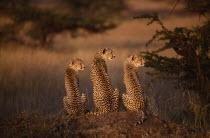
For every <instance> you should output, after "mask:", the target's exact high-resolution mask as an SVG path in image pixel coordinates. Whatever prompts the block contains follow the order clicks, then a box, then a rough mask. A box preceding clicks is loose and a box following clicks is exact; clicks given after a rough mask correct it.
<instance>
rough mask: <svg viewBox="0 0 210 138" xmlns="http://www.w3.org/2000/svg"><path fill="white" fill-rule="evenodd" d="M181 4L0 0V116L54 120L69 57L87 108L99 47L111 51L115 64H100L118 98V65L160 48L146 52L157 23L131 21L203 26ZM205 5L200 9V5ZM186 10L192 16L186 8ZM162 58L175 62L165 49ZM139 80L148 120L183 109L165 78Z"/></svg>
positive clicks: (180, 95) (155, 0) (181, 96)
mask: <svg viewBox="0 0 210 138" xmlns="http://www.w3.org/2000/svg"><path fill="white" fill-rule="evenodd" d="M187 4H189V3H186V1H179V0H178V1H176V0H115V1H113V0H106V1H104V0H10V1H8V0H1V1H0V115H1V116H7V115H14V114H17V113H20V112H23V111H27V112H32V111H39V112H41V113H43V114H55V113H60V112H62V111H63V103H62V99H63V96H64V95H65V94H66V92H65V88H64V69H65V67H66V66H67V65H68V62H69V61H70V59H72V58H80V59H82V60H84V63H85V65H86V69H85V70H84V71H81V72H79V77H80V92H83V93H86V94H87V95H88V101H89V105H88V108H89V110H92V109H93V101H92V84H91V82H90V79H89V72H90V64H91V61H92V60H93V56H94V54H95V53H96V52H97V51H98V49H100V48H105V47H109V48H111V49H113V51H114V53H115V55H116V58H115V59H114V60H113V61H107V66H108V72H109V75H110V77H111V81H112V84H113V87H114V88H119V90H120V94H122V93H125V85H124V83H123V62H124V61H125V59H126V57H127V56H128V55H130V54H134V53H135V54H139V53H140V52H142V51H152V50H155V49H158V48H160V46H161V45H162V42H154V43H153V44H152V45H151V46H148V47H146V46H145V44H146V42H147V41H148V40H149V39H151V38H152V36H153V34H154V33H155V31H156V30H158V29H161V28H160V26H159V25H156V24H154V25H150V26H147V22H148V21H146V20H135V19H133V16H137V15H140V14H147V13H158V14H159V16H160V19H161V20H162V22H163V23H164V25H165V26H166V27H167V28H168V29H174V28H175V27H181V26H185V27H189V28H190V27H193V26H196V25H201V24H202V23H203V22H204V21H206V17H205V16H201V14H204V13H205V10H208V7H207V8H206V9H202V10H200V9H199V10H200V11H199V13H198V12H191V9H189V7H188V6H189V5H187ZM207 6H208V5H207ZM193 11H196V9H194V10H193ZM161 55H164V56H169V57H173V56H177V55H176V53H175V52H174V51H172V50H167V51H164V52H161ZM148 71H150V72H152V71H153V70H152V69H150V68H146V67H141V68H139V76H140V81H141V84H142V87H143V90H144V92H145V93H146V94H147V96H148V98H149V108H150V110H152V112H154V113H155V114H157V115H159V116H162V117H164V118H167V119H170V120H173V119H174V118H176V119H177V118H178V116H179V113H180V112H179V110H180V109H183V108H185V107H184V105H185V103H186V97H185V95H184V93H183V92H182V91H181V90H180V89H176V88H175V85H174V83H173V80H171V81H168V80H162V79H158V78H155V77H152V76H149V75H147V74H146V72H148ZM120 110H125V109H124V107H123V105H122V101H121V107H120Z"/></svg>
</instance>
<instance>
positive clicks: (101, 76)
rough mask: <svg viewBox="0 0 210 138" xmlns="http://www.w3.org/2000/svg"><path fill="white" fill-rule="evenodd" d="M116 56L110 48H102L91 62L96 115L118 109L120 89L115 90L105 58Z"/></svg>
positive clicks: (109, 58)
mask: <svg viewBox="0 0 210 138" xmlns="http://www.w3.org/2000/svg"><path fill="white" fill-rule="evenodd" d="M114 58H115V56H114V54H113V51H112V50H111V49H109V48H105V49H100V50H99V51H98V52H97V53H96V55H95V57H94V59H93V62H92V64H91V71H90V79H91V82H92V84H93V101H94V105H95V109H96V111H97V112H95V114H96V115H98V114H105V113H110V112H113V111H117V110H118V105H119V91H118V89H115V90H113V88H112V85H111V80H110V78H109V75H108V72H107V66H106V62H105V60H107V59H108V60H112V59H114Z"/></svg>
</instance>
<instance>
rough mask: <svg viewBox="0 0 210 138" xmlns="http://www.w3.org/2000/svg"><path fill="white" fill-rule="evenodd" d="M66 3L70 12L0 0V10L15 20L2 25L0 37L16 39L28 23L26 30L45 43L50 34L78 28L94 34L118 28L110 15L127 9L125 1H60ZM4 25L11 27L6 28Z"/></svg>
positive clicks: (25, 0) (27, 0)
mask: <svg viewBox="0 0 210 138" xmlns="http://www.w3.org/2000/svg"><path fill="white" fill-rule="evenodd" d="M61 1H62V2H63V3H66V5H68V6H67V9H68V10H69V12H67V13H59V12H54V11H53V10H52V9H48V8H47V9H40V8H38V7H36V6H34V5H33V4H32V3H33V2H34V0H10V1H7V0H1V1H0V13H1V14H3V15H4V16H8V17H9V18H11V19H12V20H13V23H10V24H7V25H6V26H3V27H0V36H1V39H2V38H5V37H6V38H9V40H11V39H12V40H16V39H17V38H16V37H15V34H16V33H15V31H17V30H18V29H19V28H20V26H21V25H23V24H24V23H26V22H32V23H33V27H32V28H31V30H30V31H29V32H28V33H27V34H28V35H29V36H30V37H31V38H33V39H36V40H39V41H40V42H41V43H42V44H43V45H45V44H46V42H47V37H48V35H50V34H53V33H59V32H62V31H63V30H69V31H70V32H71V33H72V35H74V36H77V35H76V32H77V30H78V29H79V28H82V29H84V30H87V31H88V32H91V33H101V32H104V31H106V30H108V29H112V28H114V27H116V23H115V22H114V21H112V20H111V18H112V17H113V16H114V15H116V14H120V11H121V10H122V9H123V8H125V3H124V0H116V1H112V0H106V1H103V0H61ZM5 27H7V28H10V29H5Z"/></svg>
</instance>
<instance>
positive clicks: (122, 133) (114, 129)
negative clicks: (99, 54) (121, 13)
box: [54, 112, 199, 138]
mask: <svg viewBox="0 0 210 138" xmlns="http://www.w3.org/2000/svg"><path fill="white" fill-rule="evenodd" d="M140 118H141V115H140V114H138V113H132V112H118V113H110V114H107V115H100V116H90V115H84V116H80V117H76V118H72V119H70V120H68V121H67V122H66V124H63V127H60V128H59V127H57V130H55V131H54V132H56V131H57V132H56V133H60V134H63V135H66V134H67V133H68V132H69V131H71V132H73V133H71V136H79V137H120V138H121V137H122V138H124V137H163V136H164V137H192V136H198V135H199V134H198V133H195V131H192V130H189V129H187V128H185V127H183V126H181V125H177V124H173V123H169V122H166V121H163V120H161V119H160V118H158V117H156V116H153V115H148V116H147V118H146V119H145V121H144V122H143V123H142V124H139V123H138V122H139V121H140ZM66 132H67V133H66Z"/></svg>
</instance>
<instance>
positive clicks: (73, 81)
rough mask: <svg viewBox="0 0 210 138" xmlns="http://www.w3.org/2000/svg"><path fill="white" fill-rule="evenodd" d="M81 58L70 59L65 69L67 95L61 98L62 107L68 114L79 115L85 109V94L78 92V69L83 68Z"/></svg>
mask: <svg viewBox="0 0 210 138" xmlns="http://www.w3.org/2000/svg"><path fill="white" fill-rule="evenodd" d="M84 68H85V66H84V63H83V61H82V60H80V59H76V60H73V61H70V63H69V65H68V66H67V68H66V70H65V78H64V81H65V88H66V94H67V96H64V98H63V104H64V109H65V110H66V111H67V113H68V114H70V115H80V114H83V113H85V110H86V95H85V94H84V93H83V94H82V95H80V93H79V75H78V71H79V70H84Z"/></svg>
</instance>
